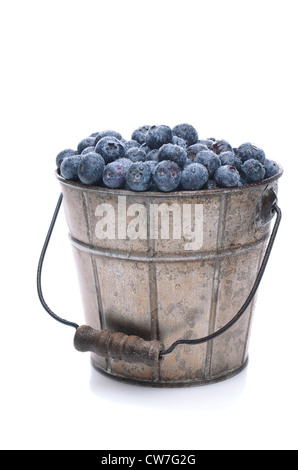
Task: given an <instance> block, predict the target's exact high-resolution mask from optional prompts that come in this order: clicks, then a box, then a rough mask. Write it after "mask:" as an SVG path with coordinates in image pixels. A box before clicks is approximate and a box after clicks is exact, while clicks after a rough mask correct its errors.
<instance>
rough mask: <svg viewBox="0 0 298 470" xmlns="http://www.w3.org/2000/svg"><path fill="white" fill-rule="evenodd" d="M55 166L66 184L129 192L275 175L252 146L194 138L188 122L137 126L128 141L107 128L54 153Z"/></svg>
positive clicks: (234, 183) (230, 184)
mask: <svg viewBox="0 0 298 470" xmlns="http://www.w3.org/2000/svg"><path fill="white" fill-rule="evenodd" d="M56 165H57V168H58V170H59V172H60V175H61V176H62V177H63V178H65V179H67V180H72V181H79V182H81V183H83V184H85V185H92V186H103V187H107V188H113V189H127V190H132V191H164V192H169V191H177V190H182V191H183V190H184V191H196V190H200V189H216V188H235V187H239V186H244V185H247V184H254V183H258V182H260V181H263V180H264V179H267V178H271V177H272V176H274V175H276V174H277V173H278V166H277V165H276V163H275V162H273V161H272V160H269V159H267V158H266V156H265V153H264V151H263V150H262V149H260V148H258V147H256V146H255V145H253V144H251V143H245V144H242V145H240V147H238V148H233V147H232V146H231V145H230V143H229V142H227V141H226V140H216V139H214V138H209V139H199V136H198V132H197V131H196V129H195V128H194V127H193V126H192V125H190V124H178V125H177V126H175V127H173V128H171V127H169V126H165V125H156V126H142V127H139V128H138V129H136V130H135V131H134V132H133V133H132V135H131V139H129V140H125V139H123V137H122V135H121V134H119V132H115V131H112V130H107V131H102V132H94V133H93V134H91V135H90V136H89V137H86V138H85V139H83V140H81V141H80V142H79V143H78V145H77V149H76V150H73V149H65V150H63V151H62V152H60V153H59V154H58V155H57V157H56Z"/></svg>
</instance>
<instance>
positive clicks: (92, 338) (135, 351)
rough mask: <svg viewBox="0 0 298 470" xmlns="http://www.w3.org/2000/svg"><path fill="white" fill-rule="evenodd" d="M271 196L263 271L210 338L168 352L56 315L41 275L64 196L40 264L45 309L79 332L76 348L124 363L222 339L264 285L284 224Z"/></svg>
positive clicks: (148, 361) (151, 359)
mask: <svg viewBox="0 0 298 470" xmlns="http://www.w3.org/2000/svg"><path fill="white" fill-rule="evenodd" d="M270 193H271V197H270V200H271V206H270V208H269V209H270V214H271V216H273V215H274V212H275V213H276V219H275V223H274V227H273V230H272V233H271V236H270V239H269V242H268V245H267V249H266V252H265V255H264V258H263V261H262V264H261V267H260V269H259V272H258V274H257V277H256V280H255V282H254V285H253V287H252V289H251V291H250V293H249V295H248V297H247V299H246V301H245V302H244V304H243V305H242V307H241V309H240V310H239V312H238V313H237V314H236V315H235V316H234V317H233V318H232V320H230V321H229V322H228V323H227V324H226V325H225V326H223V327H222V328H220V329H219V330H217V331H215V332H214V333H211V334H210V335H208V336H205V337H203V338H198V339H178V340H177V341H175V342H174V343H173V344H172V345H171V346H170V347H169V348H168V349H165V347H164V345H163V344H162V343H161V342H160V341H158V340H153V341H146V340H144V339H143V338H140V337H139V336H133V335H129V336H128V335H126V334H124V333H115V332H113V331H110V330H101V331H98V330H94V329H93V328H91V327H90V326H87V325H83V326H79V325H78V324H77V323H73V322H70V321H68V320H65V319H63V318H61V317H59V316H58V315H56V314H55V313H54V312H53V311H52V310H51V309H50V308H49V306H48V305H47V303H46V302H45V299H44V296H43V292H42V288H41V274H42V266H43V262H44V258H45V254H46V251H47V248H48V244H49V241H50V238H51V235H52V232H53V229H54V226H55V223H56V220H57V217H58V213H59V210H60V207H61V204H62V199H63V195H62V194H60V196H59V199H58V202H57V205H56V208H55V211H54V214H53V217H52V220H51V223H50V227H49V230H48V233H47V236H46V239H45V242H44V245H43V248H42V251H41V255H40V259H39V263H38V268H37V292H38V296H39V300H40V302H41V304H42V306H43V307H44V309H45V310H46V311H47V312H48V314H49V315H50V316H51V317H53V318H54V319H55V320H57V321H59V322H60V323H63V324H64V325H67V326H71V327H73V328H75V329H76V333H75V336H74V347H75V349H76V350H77V351H80V352H87V351H90V352H94V353H96V354H98V355H99V356H103V357H110V358H113V359H118V360H124V361H127V362H131V363H132V362H140V363H143V364H147V365H149V366H154V365H157V364H158V362H159V361H160V360H161V359H162V358H163V357H164V356H166V355H168V354H170V353H171V352H172V351H173V350H174V349H175V348H176V347H177V346H178V345H180V344H189V345H195V344H202V343H206V342H208V341H211V340H213V339H215V338H217V337H218V336H220V335H222V334H223V333H225V332H226V331H227V330H229V329H230V328H231V327H232V326H233V325H234V324H235V323H237V322H238V320H239V319H240V318H241V317H242V315H243V314H244V313H245V311H246V310H247V308H248V307H249V305H250V304H251V302H252V300H253V298H254V296H255V294H256V292H257V289H258V287H259V285H260V282H261V280H262V277H263V275H264V272H265V269H266V266H267V263H268V260H269V257H270V254H271V251H272V248H273V244H274V241H275V238H276V235H277V232H278V229H279V225H280V222H281V217H282V213H281V209H280V208H279V207H278V205H277V195H276V193H275V191H274V190H273V189H272V188H271V189H270Z"/></svg>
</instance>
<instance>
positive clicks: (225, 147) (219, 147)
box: [211, 140, 233, 155]
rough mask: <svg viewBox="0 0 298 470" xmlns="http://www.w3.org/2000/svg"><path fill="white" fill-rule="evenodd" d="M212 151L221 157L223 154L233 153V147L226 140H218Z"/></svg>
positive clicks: (214, 143)
mask: <svg viewBox="0 0 298 470" xmlns="http://www.w3.org/2000/svg"><path fill="white" fill-rule="evenodd" d="M211 150H212V151H213V152H214V153H216V154H217V155H219V154H220V153H222V152H232V151H233V147H232V146H231V145H230V144H229V142H227V141H226V140H216V141H215V142H213V145H212V147H211Z"/></svg>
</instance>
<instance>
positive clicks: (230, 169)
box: [214, 165, 240, 188]
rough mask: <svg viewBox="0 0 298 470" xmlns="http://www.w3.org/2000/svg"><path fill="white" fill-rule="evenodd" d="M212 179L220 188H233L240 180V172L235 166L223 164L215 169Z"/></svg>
mask: <svg viewBox="0 0 298 470" xmlns="http://www.w3.org/2000/svg"><path fill="white" fill-rule="evenodd" d="M214 179H215V181H216V183H217V184H218V186H220V187H221V188H235V187H236V186H238V183H239V181H240V174H239V171H238V170H237V168H236V167H235V166H231V165H223V166H220V167H219V168H218V169H217V170H216V172H215V175H214Z"/></svg>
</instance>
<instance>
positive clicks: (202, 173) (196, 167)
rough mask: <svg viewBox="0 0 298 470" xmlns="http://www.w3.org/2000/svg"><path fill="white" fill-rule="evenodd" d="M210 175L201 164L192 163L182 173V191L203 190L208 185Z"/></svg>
mask: <svg viewBox="0 0 298 470" xmlns="http://www.w3.org/2000/svg"><path fill="white" fill-rule="evenodd" d="M208 178H209V174H208V171H207V169H206V168H205V167H204V166H203V165H201V164H200V163H191V164H190V165H188V166H186V167H185V168H184V170H183V171H182V175H181V185H182V189H185V190H187V191H194V190H196V189H201V188H202V187H203V186H204V184H206V183H207V181H208Z"/></svg>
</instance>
